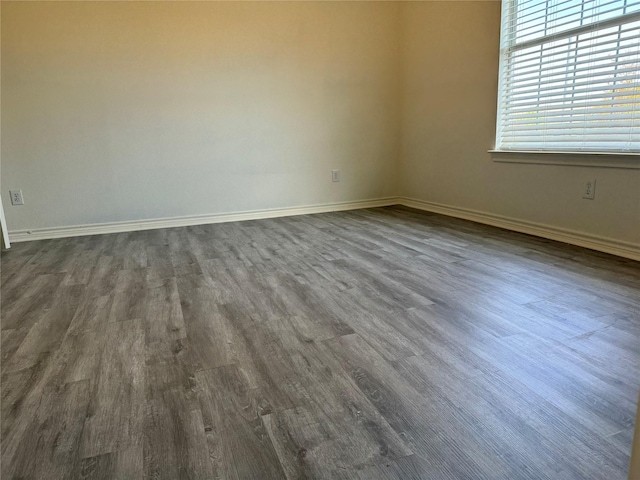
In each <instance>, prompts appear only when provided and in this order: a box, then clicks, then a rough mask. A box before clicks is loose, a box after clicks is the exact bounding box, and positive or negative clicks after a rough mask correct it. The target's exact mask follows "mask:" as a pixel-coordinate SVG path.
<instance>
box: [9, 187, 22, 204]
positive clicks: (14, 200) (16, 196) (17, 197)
mask: <svg viewBox="0 0 640 480" xmlns="http://www.w3.org/2000/svg"><path fill="white" fill-rule="evenodd" d="M9 195H11V205H24V198H22V190H9Z"/></svg>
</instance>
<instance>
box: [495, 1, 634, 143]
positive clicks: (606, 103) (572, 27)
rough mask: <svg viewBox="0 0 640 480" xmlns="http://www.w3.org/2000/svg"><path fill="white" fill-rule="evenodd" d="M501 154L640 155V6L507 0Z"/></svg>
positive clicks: (502, 45) (499, 135) (631, 3)
mask: <svg viewBox="0 0 640 480" xmlns="http://www.w3.org/2000/svg"><path fill="white" fill-rule="evenodd" d="M500 48H501V58H500V87H499V100H498V125H497V138H496V149H497V150H505V151H513V150H515V151H543V152H544V151H554V152H563V151H566V152H630V153H635V152H640V0H584V1H581V0H503V11H502V35H501V42H500Z"/></svg>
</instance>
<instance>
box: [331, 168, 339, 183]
mask: <svg viewBox="0 0 640 480" xmlns="http://www.w3.org/2000/svg"><path fill="white" fill-rule="evenodd" d="M331 181H332V182H339V181H340V170H331Z"/></svg>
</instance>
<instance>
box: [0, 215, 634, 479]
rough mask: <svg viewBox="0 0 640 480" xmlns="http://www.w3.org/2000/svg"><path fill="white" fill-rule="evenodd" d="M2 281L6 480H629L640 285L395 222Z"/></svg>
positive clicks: (224, 227)
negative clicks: (627, 478)
mask: <svg viewBox="0 0 640 480" xmlns="http://www.w3.org/2000/svg"><path fill="white" fill-rule="evenodd" d="M1 267H2V291H1V294H2V432H1V433H2V456H1V459H2V478H3V480H4V479H7V480H9V479H12V478H14V479H18V478H20V479H125V480H126V479H142V478H144V479H169V480H176V479H187V478H188V479H213V478H224V479H280V478H288V479H302V478H316V479H367V480H375V479H430V480H439V479H474V480H475V479H508V480H517V479H536V480H538V479H549V480H562V479H580V480H597V479H606V480H616V479H624V478H626V472H627V469H628V465H629V454H630V448H631V442H632V435H633V433H632V432H633V423H634V419H635V412H636V402H637V399H638V388H639V386H640V373H639V372H640V315H639V312H640V263H637V262H633V261H628V260H624V259H621V258H617V257H613V256H609V255H605V254H599V253H596V252H592V251H588V250H585V249H580V248H577V247H571V246H567V245H563V244H559V243H555V242H551V241H547V240H543V239H539V238H534V237H529V236H526V235H520V234H517V233H513V232H507V231H504V230H500V229H496V228H492V227H488V226H482V225H478V224H474V223H470V222H466V221H462V220H457V219H452V218H447V217H443V216H439V215H430V214H425V213H421V212H417V211H414V210H410V209H406V208H400V207H390V208H381V209H370V210H359V211H351V212H343V213H330V214H321V215H310V216H298V217H288V218H279V219H268V220H259V221H247V222H241V223H226V224H216V225H206V226H194V227H185V228H175V229H166V230H153V231H144V232H134V233H120V234H112V235H96V236H87V237H77V238H69V239H60V240H49V241H39V242H28V243H21V244H16V245H14V246H13V247H12V248H11V250H10V251H9V252H5V253H3V254H2V263H1Z"/></svg>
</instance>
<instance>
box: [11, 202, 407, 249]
mask: <svg viewBox="0 0 640 480" xmlns="http://www.w3.org/2000/svg"><path fill="white" fill-rule="evenodd" d="M397 204H398V198H397V197H385V198H378V199H375V200H362V201H357V202H338V203H326V204H322V205H307V206H302V207H286V208H273V209H266V210H251V211H245V212H234V213H216V214H210V215H189V216H184V217H172V218H158V219H149V220H131V221H126V222H109V223H92V224H87V225H74V226H68V227H51V228H38V229H31V230H14V231H10V232H9V238H10V239H11V242H27V241H31V240H49V239H52V238H66V237H80V236H84V235H100V234H105V233H120V232H134V231H138V230H153V229H156V228H171V227H186V226H190V225H206V224H209V223H223V222H239V221H242V220H259V219H261V218H275V217H288V216H292V215H308V214H311V213H326V212H338V211H343V210H357V209H360V208H374V207H387V206H389V205H397Z"/></svg>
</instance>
